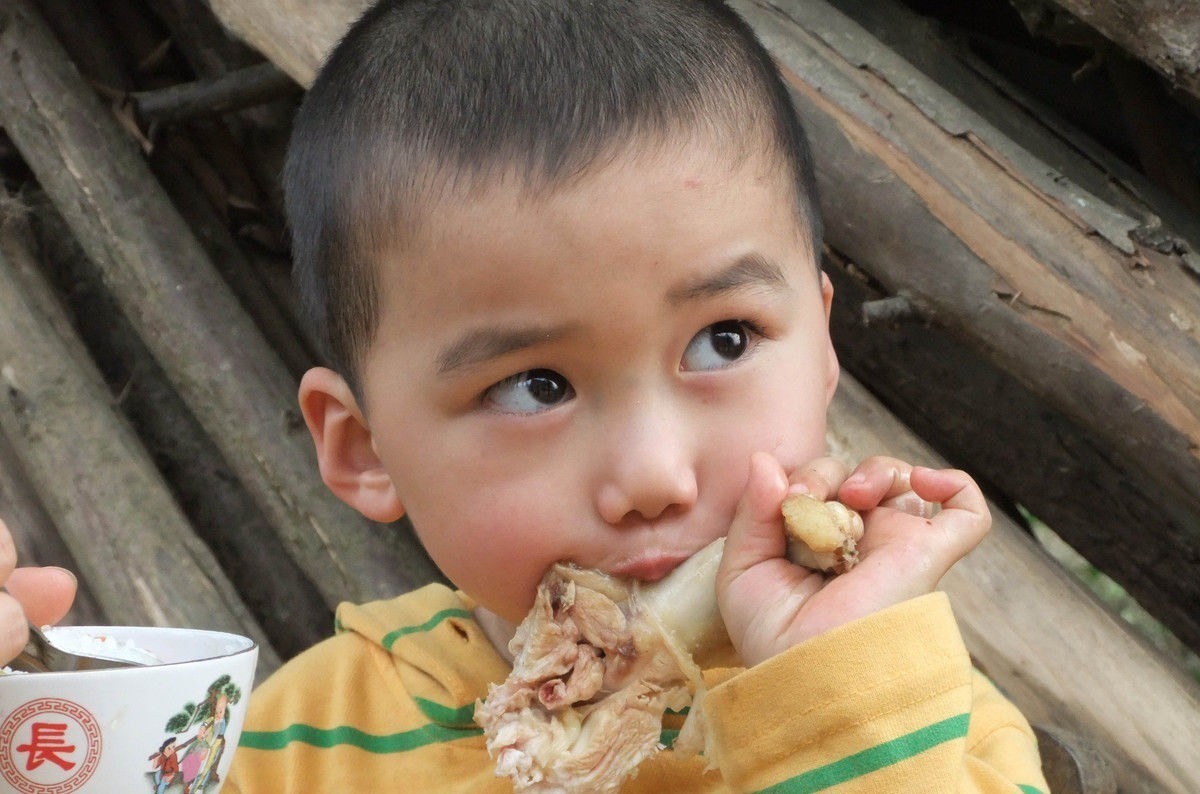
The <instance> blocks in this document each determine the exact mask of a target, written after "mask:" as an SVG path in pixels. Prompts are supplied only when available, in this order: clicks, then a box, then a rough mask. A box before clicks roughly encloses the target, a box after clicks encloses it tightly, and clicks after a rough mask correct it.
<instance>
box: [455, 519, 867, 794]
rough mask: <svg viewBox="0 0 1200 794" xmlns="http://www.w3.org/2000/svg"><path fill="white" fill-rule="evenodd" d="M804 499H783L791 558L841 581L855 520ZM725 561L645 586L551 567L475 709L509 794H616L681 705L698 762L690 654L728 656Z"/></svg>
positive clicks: (710, 552)
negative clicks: (721, 651) (502, 668)
mask: <svg viewBox="0 0 1200 794" xmlns="http://www.w3.org/2000/svg"><path fill="white" fill-rule="evenodd" d="M804 499H805V500H807V501H799V500H796V501H794V500H793V497H789V499H788V500H785V510H784V516H785V524H787V525H788V528H787V529H788V535H789V543H788V547H789V548H788V555H789V557H790V558H792V560H793V561H794V562H797V564H801V565H807V566H808V567H813V568H817V569H827V570H833V571H835V572H843V571H845V570H848V569H849V567H851V566H853V565H854V563H855V562H856V560H857V555H856V552H855V544H856V543H857V540H858V539H859V538H860V537H861V536H862V520H861V519H860V518H859V517H858V515H857V514H856V513H854V512H853V511H849V510H848V509H847V508H845V507H844V506H842V505H840V504H837V503H833V502H830V503H824V502H819V501H817V500H814V499H811V498H810V497H804ZM793 501H794V503H793V504H792V505H791V506H790V507H789V506H788V502H793ZM806 544H812V545H813V546H815V549H814V548H810V547H809V546H808V545H806ZM723 550H724V539H723V538H722V539H719V540H716V541H714V542H713V543H711V544H709V545H708V546H706V547H705V548H704V549H701V550H700V551H699V552H697V553H696V554H695V555H693V556H692V558H691V559H689V560H687V561H686V562H684V563H683V565H680V566H679V567H678V568H677V569H676V570H674V571H672V572H671V574H670V575H669V576H667V577H666V578H664V579H663V580H661V581H659V582H656V583H654V584H653V585H641V584H640V583H638V582H636V581H623V580H620V579H617V578H614V577H612V576H609V575H608V574H605V573H603V572H601V571H595V570H585V569H581V568H578V567H575V566H572V565H566V564H558V565H554V566H553V567H551V569H550V570H549V571H547V573H546V575H545V577H543V579H542V582H541V584H540V585H539V587H538V591H537V596H536V599H535V601H534V605H533V608H532V609H531V610H530V612H529V615H528V616H526V618H525V620H524V621H522V623H521V625H520V626H519V627H517V631H516V634H515V635H514V636H513V639H512V642H511V643H509V650H511V651H512V653H513V655H514V657H515V658H514V661H513V669H512V672H511V673H510V674H509V676H508V678H507V679H505V681H504V682H503V683H501V684H493V685H492V686H491V687H490V688H489V691H488V696H487V698H486V699H484V700H482V701H480V702H478V703H477V704H476V706H475V721H476V722H478V723H479V725H480V726H481V727H482V728H483V730H484V735H485V738H486V741H487V749H488V752H489V753H490V754H491V756H492V758H494V759H495V761H496V774H497V775H500V776H507V777H511V778H512V780H513V787H514V789H515V790H516V791H518V792H525V791H529V792H543V793H544V794H545V793H549V792H561V793H562V794H576V793H577V792H579V793H582V792H588V793H589V794H591V793H592V792H595V794H605V793H606V792H613V791H616V790H617V789H618V788H619V787H620V785H621V782H622V781H623V780H625V779H626V778H627V777H629V776H630V775H633V774H635V773H636V771H637V767H638V765H639V764H640V763H641V762H642V761H644V760H645V759H646V758H648V757H649V756H651V755H652V754H654V753H655V752H657V751H658V750H659V749H660V744H659V736H660V734H661V730H662V716H663V713H664V712H665V711H666V710H667V709H668V708H669V709H673V710H680V709H683V708H684V707H686V706H689V704H690V706H691V708H690V711H689V713H688V717H687V720H686V721H685V723H684V725H683V728H682V729H681V730H680V732H679V735H678V737H677V738H676V740H675V744H674V748H675V750H676V752H682V753H698V752H703V751H704V749H705V735H704V720H703V717H702V716H701V715H702V711H703V709H702V699H703V695H704V685H703V679H702V678H701V675H700V668H699V666H698V665H697V664H696V661H695V660H694V658H693V655H694V654H701V653H705V654H707V653H711V652H713V651H715V650H716V649H718V648H721V647H728V645H729V638H728V635H727V634H726V632H725V627H724V624H723V623H722V622H721V618H720V612H719V610H718V607H717V597H716V596H717V594H716V572H717V567H718V565H719V564H720V559H721V552H722V551H723ZM710 760H711V759H710Z"/></svg>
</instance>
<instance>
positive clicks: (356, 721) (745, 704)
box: [223, 585, 1048, 794]
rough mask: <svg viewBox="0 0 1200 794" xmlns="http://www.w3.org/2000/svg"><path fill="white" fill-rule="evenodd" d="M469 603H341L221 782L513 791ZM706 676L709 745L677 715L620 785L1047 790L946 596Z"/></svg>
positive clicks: (494, 677)
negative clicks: (485, 727)
mask: <svg viewBox="0 0 1200 794" xmlns="http://www.w3.org/2000/svg"><path fill="white" fill-rule="evenodd" d="M471 609H472V605H471V604H470V603H469V602H468V601H466V600H465V599H464V598H463V597H462V596H461V594H459V593H456V592H454V591H452V590H450V589H448V588H446V587H443V586H440V585H429V586H427V587H424V588H422V589H420V590H417V591H414V592H412V593H409V594H407V595H404V596H401V597H399V598H396V599H393V600H390V601H380V602H375V603H371V604H366V605H362V606H355V605H350V604H343V605H342V606H341V607H340V608H339V609H338V633H337V634H336V635H335V636H334V637H331V638H330V639H328V640H326V641H324V642H322V643H320V644H318V645H317V646H315V647H313V648H311V649H309V650H308V651H306V652H304V653H302V654H300V655H299V656H297V657H296V658H295V659H293V660H292V661H290V662H289V663H288V664H286V665H285V666H284V667H283V668H281V669H280V670H279V671H278V672H277V673H275V674H274V675H273V676H271V678H270V679H268V680H267V681H266V682H265V683H264V684H263V685H262V686H261V687H259V688H258V689H257V690H255V691H254V692H253V693H252V695H251V697H250V699H249V705H248V709H249V711H248V713H247V718H246V728H245V731H244V733H243V735H242V740H241V746H240V747H239V749H238V750H237V754H236V757H235V760H234V767H233V770H232V772H231V775H230V779H229V780H228V781H227V782H226V787H225V788H224V789H223V791H224V792H226V794H267V793H268V792H271V793H275V792H279V793H283V792H289V793H291V792H294V793H295V794H324V793H325V792H329V793H330V794H333V793H334V792H336V793H337V794H343V793H349V792H374V791H381V792H382V791H403V792H408V791H412V792H472V794H474V793H476V792H505V791H512V786H511V783H510V782H509V781H508V779H507V778H497V777H495V776H494V774H493V763H492V761H491V759H490V758H489V757H488V754H487V751H486V749H485V747H484V741H483V735H482V731H481V730H480V729H479V727H478V726H477V725H475V723H474V721H473V712H474V703H475V701H476V699H479V698H482V697H484V696H486V694H487V685H488V683H489V682H498V681H501V680H503V679H504V677H505V676H506V675H507V674H508V672H509V667H508V665H507V663H506V662H505V661H504V660H503V659H502V658H501V657H500V656H499V655H498V654H497V653H496V651H495V650H494V649H493V648H492V646H491V644H490V643H489V641H488V640H487V638H486V637H485V636H484V634H483V632H482V630H481V629H480V628H479V626H478V625H477V624H476V623H475V620H474V619H473V617H472V614H471ZM706 677H707V678H708V680H709V683H710V685H711V689H710V691H709V693H708V696H707V700H706V701H705V714H706V716H707V721H708V729H709V734H710V744H709V748H710V749H709V753H708V756H707V758H703V759H702V758H696V757H683V756H681V755H676V754H675V753H673V752H672V751H671V749H670V746H669V745H670V742H671V741H672V739H673V738H674V735H675V732H676V730H677V729H678V727H679V722H680V721H681V717H680V716H678V715H670V714H669V715H667V718H666V720H665V721H664V723H665V724H664V729H663V734H662V739H663V742H664V744H666V745H667V749H666V750H664V751H662V752H660V753H658V754H657V755H655V756H653V757H651V758H650V759H649V760H647V761H646V762H644V763H643V764H642V765H641V767H640V768H639V770H638V775H637V776H636V777H635V778H632V779H631V780H629V781H627V782H626V785H625V786H624V788H623V789H622V791H623V792H631V793H636V792H646V794H661V793H662V792H667V791H672V792H676V791H679V792H729V791H738V792H770V794H783V792H787V793H788V794H799V793H801V792H818V791H820V792H831V793H832V794H856V793H857V792H864V793H865V792H872V793H873V794H874V793H877V792H893V791H894V792H1005V793H1006V794H1022V793H1023V794H1034V793H1035V792H1046V791H1048V789H1047V786H1046V784H1045V781H1044V780H1043V778H1042V774H1041V770H1040V762H1039V759H1038V752H1037V746H1036V742H1035V740H1034V737H1033V733H1032V731H1031V730H1030V728H1029V725H1028V724H1027V722H1026V721H1025V719H1024V718H1023V717H1022V716H1021V714H1020V713H1019V712H1018V711H1017V709H1016V708H1015V707H1013V706H1012V704H1010V703H1009V702H1008V701H1007V700H1006V699H1004V698H1003V697H1002V696H1001V695H1000V694H999V693H998V692H997V691H996V689H995V688H994V687H993V686H992V685H991V684H990V683H989V682H988V681H987V680H986V679H985V678H984V677H983V676H982V675H980V674H979V673H978V672H976V671H974V670H973V669H972V668H971V664H970V660H969V658H968V656H967V652H966V650H965V648H964V647H963V643H962V639H961V636H960V635H959V632H958V628H957V626H956V625H955V622H954V618H953V615H952V614H951V610H950V606H949V600H948V599H947V598H946V596H945V595H944V594H942V593H934V594H932V595H928V596H924V597H921V598H918V599H915V600H913V601H909V602H906V603H903V604H900V605H897V606H895V607H892V608H890V609H888V610H885V611H883V612H880V613H878V614H876V615H872V616H870V617H868V618H865V619H863V620H860V621H857V622H855V623H851V624H848V625H846V626H843V627H840V628H838V629H835V630H833V631H830V632H828V633H826V634H824V635H821V636H819V637H816V638H814V639H812V640H810V641H808V642H806V643H804V644H802V645H799V646H797V647H795V648H793V649H791V650H789V651H787V652H786V653H783V654H780V655H779V656H777V657H775V658H773V659H770V660H768V661H766V662H764V663H762V664H760V665H757V666H756V667H754V668H751V669H749V670H743V669H721V670H711V671H707V672H706ZM707 761H712V762H714V763H715V764H716V765H717V766H718V768H717V769H715V770H711V771H707V772H706V771H705V766H706V762H707Z"/></svg>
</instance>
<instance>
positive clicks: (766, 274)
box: [667, 253, 788, 304]
mask: <svg viewBox="0 0 1200 794" xmlns="http://www.w3.org/2000/svg"><path fill="white" fill-rule="evenodd" d="M787 285H788V282H787V277H786V276H784V274H783V268H781V267H780V266H779V265H778V264H776V263H775V262H773V261H772V260H770V259H768V258H767V257H765V256H763V255H762V254H759V253H749V254H745V255H744V256H741V257H738V259H737V260H736V261H735V262H734V263H733V264H731V265H729V266H728V267H726V268H724V269H722V270H719V271H718V272H716V273H714V274H712V275H711V276H704V277H703V278H700V279H697V280H695V281H689V282H687V283H685V284H683V285H682V286H679V287H676V288H675V289H673V290H671V291H670V292H668V293H667V301H668V302H670V303H671V304H680V303H686V302H688V301H693V300H703V299H704V298H711V297H714V296H717V295H722V294H724V293H727V292H731V291H733V290H738V289H744V288H746V287H768V288H775V289H779V288H785V287H787Z"/></svg>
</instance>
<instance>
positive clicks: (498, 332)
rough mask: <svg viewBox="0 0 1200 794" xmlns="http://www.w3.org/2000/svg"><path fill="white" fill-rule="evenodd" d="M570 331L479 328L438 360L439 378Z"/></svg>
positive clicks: (559, 327) (533, 327)
mask: <svg viewBox="0 0 1200 794" xmlns="http://www.w3.org/2000/svg"><path fill="white" fill-rule="evenodd" d="M569 331H570V327H569V326H566V325H555V326H540V325H528V326H518V327H514V328H476V329H473V330H470V331H467V332H466V333H465V334H463V335H462V336H460V337H459V338H458V339H456V340H455V341H454V342H452V343H450V344H449V345H447V346H446V347H445V348H444V349H443V350H442V352H441V354H440V355H439V356H438V359H437V360H438V374H439V375H447V374H449V373H451V372H454V371H455V370H459V369H464V368H466V367H470V366H473V365H475V364H480V363H482V362H484V361H490V360H491V359H494V358H499V357H501V356H504V355H507V354H509V353H515V352H516V351H518V350H524V349H525V348H527V347H533V346H534V345H539V344H545V343H547V342H553V341H555V340H557V339H561V338H562V337H563V336H564V335H565V334H567V333H568V332H569Z"/></svg>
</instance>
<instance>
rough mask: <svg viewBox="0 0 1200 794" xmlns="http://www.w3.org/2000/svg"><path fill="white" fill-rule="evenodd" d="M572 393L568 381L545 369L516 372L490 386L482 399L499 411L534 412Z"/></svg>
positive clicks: (573, 392) (569, 397)
mask: <svg viewBox="0 0 1200 794" xmlns="http://www.w3.org/2000/svg"><path fill="white" fill-rule="evenodd" d="M574 396H575V389H573V388H572V387H571V384H570V382H569V381H567V379H566V378H564V377H563V376H562V375H559V374H558V373H557V372H555V371H553V370H549V369H530V370H526V371H525V372H518V373H517V374H516V375H513V376H511V377H508V378H505V379H504V380H502V381H500V382H499V383H497V384H496V385H494V386H492V387H490V388H489V389H488V390H487V391H486V392H484V394H483V401H484V403H485V404H486V405H489V406H491V407H493V408H495V409H496V410H498V411H500V412H501V413H507V414H535V413H539V412H541V411H545V410H547V409H550V408H553V407H554V406H556V405H558V404H560V403H564V402H566V401H567V400H569V399H571V398H572V397H574Z"/></svg>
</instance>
